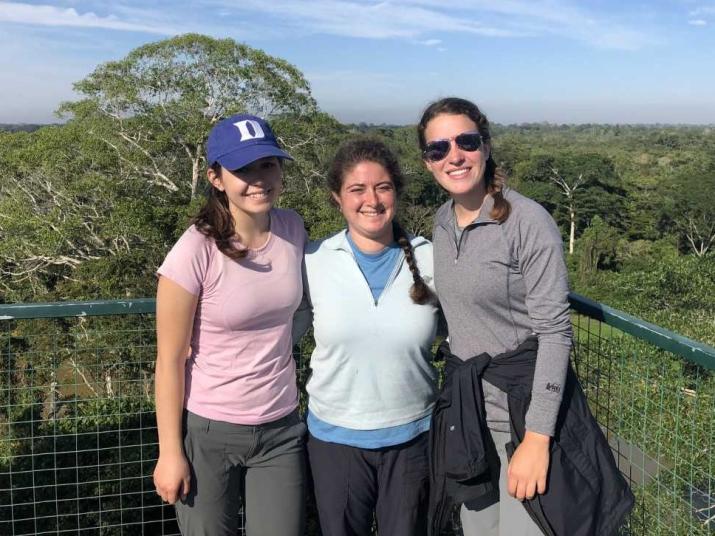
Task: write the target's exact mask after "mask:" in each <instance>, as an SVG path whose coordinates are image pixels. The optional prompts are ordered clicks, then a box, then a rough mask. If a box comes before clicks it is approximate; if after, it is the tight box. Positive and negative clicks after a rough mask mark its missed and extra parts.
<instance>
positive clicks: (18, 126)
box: [0, 123, 49, 132]
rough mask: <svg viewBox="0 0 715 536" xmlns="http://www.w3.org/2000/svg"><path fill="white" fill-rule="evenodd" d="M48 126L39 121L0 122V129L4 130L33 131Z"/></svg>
mask: <svg viewBox="0 0 715 536" xmlns="http://www.w3.org/2000/svg"><path fill="white" fill-rule="evenodd" d="M46 126H49V124H47V123H46V124H40V123H0V130H1V131H4V132H34V131H36V130H37V129H38V128H42V127H46Z"/></svg>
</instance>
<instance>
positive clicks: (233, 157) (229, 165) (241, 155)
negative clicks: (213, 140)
mask: <svg viewBox="0 0 715 536" xmlns="http://www.w3.org/2000/svg"><path fill="white" fill-rule="evenodd" d="M267 156H275V157H276V158H283V159H284V160H293V157H292V156H291V155H289V154H288V153H286V152H285V151H284V150H282V149H279V148H278V147H276V146H275V145H269V144H266V145H261V144H256V145H251V146H250V147H242V148H241V149H238V150H236V151H234V152H232V153H228V154H225V155H222V156H220V157H218V158H217V159H216V160H215V161H216V162H218V163H219V164H221V165H222V166H223V167H225V168H226V169H229V170H234V169H240V168H242V167H245V166H247V165H248V164H250V163H251V162H255V161H256V160H259V159H261V158H266V157H267ZM212 163H213V162H212Z"/></svg>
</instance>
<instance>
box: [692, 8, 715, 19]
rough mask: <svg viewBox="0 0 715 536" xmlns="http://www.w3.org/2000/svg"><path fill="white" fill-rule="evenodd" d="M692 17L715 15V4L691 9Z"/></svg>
mask: <svg viewBox="0 0 715 536" xmlns="http://www.w3.org/2000/svg"><path fill="white" fill-rule="evenodd" d="M689 14H690V16H691V17H701V16H703V15H715V6H699V7H697V8H695V9H692V10H691V11H690V13H689Z"/></svg>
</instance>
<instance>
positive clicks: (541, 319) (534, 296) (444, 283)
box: [418, 98, 571, 536]
mask: <svg viewBox="0 0 715 536" xmlns="http://www.w3.org/2000/svg"><path fill="white" fill-rule="evenodd" d="M418 137H419V143H420V149H421V150H422V156H423V160H424V163H425V165H426V166H427V168H428V169H429V171H430V172H431V173H432V174H433V175H434V178H435V180H436V181H437V182H438V183H439V185H440V186H442V187H443V188H444V189H445V190H446V191H447V192H448V193H449V195H450V197H451V199H450V200H449V201H448V202H447V203H445V204H444V205H443V206H442V207H440V209H439V210H438V212H437V215H436V220H435V227H434V235H433V241H434V258H435V286H436V289H437V293H438V296H439V300H440V303H441V305H442V309H443V311H444V314H445V317H446V320H447V325H448V330H449V340H450V346H451V351H452V353H453V354H454V355H456V356H459V357H460V358H461V359H469V358H470V357H472V356H476V355H479V354H481V353H484V352H486V353H488V354H490V355H491V356H496V355H498V354H503V353H505V352H508V351H510V350H514V349H515V348H517V347H518V346H519V345H520V344H521V343H523V342H524V341H525V340H526V339H527V338H529V337H532V336H534V335H535V336H536V337H537V338H538V351H537V357H536V369H535V373H534V381H533V385H532V396H531V404H530V406H529V410H528V412H527V414H526V433H525V435H524V438H523V441H522V442H521V443H520V444H519V446H518V448H516V451H515V452H514V454H513V456H511V459H510V460H508V459H507V455H506V445H507V444H508V443H509V442H510V441H511V437H510V433H509V413H508V409H507V397H506V393H504V392H503V391H501V390H499V389H498V388H496V387H495V386H493V385H491V384H489V383H487V382H486V381H484V380H482V386H483V391H484V401H485V409H486V421H487V426H488V429H489V432H490V435H491V438H492V439H493V440H494V444H495V446H496V450H497V453H498V454H499V458H500V462H501V474H500V478H499V496H498V501H497V502H495V503H493V504H487V505H484V504H480V505H467V506H464V505H463V506H462V510H461V518H462V525H463V528H464V534H465V536H475V535H477V534H479V535H480V536H488V535H499V534H501V535H507V534H519V535H538V534H540V530H539V529H538V527H537V526H536V524H535V523H534V522H533V521H532V520H531V518H530V517H529V516H528V514H527V513H526V511H525V509H524V508H523V507H522V506H521V504H520V503H519V502H518V501H523V500H524V499H531V498H533V497H534V495H535V494H541V493H544V492H545V490H546V486H547V474H548V469H549V444H550V441H551V438H552V436H553V435H554V431H555V427H556V418H557V415H558V413H559V407H560V404H561V398H562V386H563V385H564V382H565V377H566V370H567V366H568V360H569V352H570V349H571V322H570V318H569V304H568V291H569V288H568V275H567V271H566V265H565V263H564V256H563V247H562V241H561V235H560V233H559V230H558V228H557V227H556V224H555V222H554V220H553V219H552V218H551V216H550V215H549V214H548V212H546V210H544V209H543V208H542V207H541V206H540V205H539V204H538V203H536V202H534V201H533V200H531V199H528V198H526V197H524V196H522V195H520V194H518V193H517V192H515V191H513V190H511V189H508V188H506V187H505V186H504V176H503V175H502V173H501V172H500V171H499V170H498V169H497V167H496V164H495V162H494V159H493V158H492V154H491V151H492V147H491V143H490V134H489V123H488V121H487V118H486V116H485V115H484V114H482V113H481V111H480V110H479V108H478V107H477V106H476V105H475V104H473V103H471V102H469V101H467V100H464V99H457V98H446V99H442V100H439V101H437V102H434V103H432V104H431V105H430V106H429V107H428V108H427V109H426V110H425V112H424V114H423V116H422V119H421V121H420V123H419V125H418ZM515 499H516V500H515Z"/></svg>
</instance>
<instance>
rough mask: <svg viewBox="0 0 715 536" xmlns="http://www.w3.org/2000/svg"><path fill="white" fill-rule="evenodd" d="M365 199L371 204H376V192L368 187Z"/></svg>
mask: <svg viewBox="0 0 715 536" xmlns="http://www.w3.org/2000/svg"><path fill="white" fill-rule="evenodd" d="M366 200H367V202H368V203H369V204H371V205H377V204H378V197H377V192H376V191H375V190H374V189H371V188H369V189H368V190H367V192H366Z"/></svg>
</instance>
